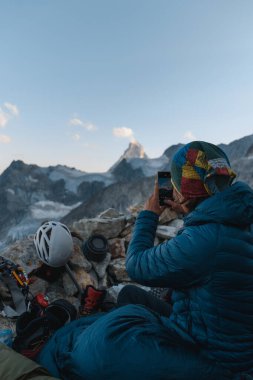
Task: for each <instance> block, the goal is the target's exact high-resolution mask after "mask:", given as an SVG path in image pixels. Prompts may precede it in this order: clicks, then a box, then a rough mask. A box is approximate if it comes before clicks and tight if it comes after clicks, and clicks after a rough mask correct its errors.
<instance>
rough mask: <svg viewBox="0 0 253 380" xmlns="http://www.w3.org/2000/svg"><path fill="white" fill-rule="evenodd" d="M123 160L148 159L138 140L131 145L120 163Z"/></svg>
mask: <svg viewBox="0 0 253 380" xmlns="http://www.w3.org/2000/svg"><path fill="white" fill-rule="evenodd" d="M123 158H148V156H147V155H146V153H145V151H144V148H143V146H142V145H141V144H140V143H139V142H138V141H136V140H134V141H132V142H130V143H129V145H128V148H127V149H126V150H125V152H124V153H123V155H122V156H121V157H120V161H121V160H122V159H123Z"/></svg>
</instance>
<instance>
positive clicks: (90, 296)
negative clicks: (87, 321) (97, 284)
mask: <svg viewBox="0 0 253 380" xmlns="http://www.w3.org/2000/svg"><path fill="white" fill-rule="evenodd" d="M105 294H106V290H99V289H96V288H94V286H92V285H88V286H86V288H85V291H84V292H83V294H82V297H81V305H80V308H79V312H80V315H90V314H93V313H96V312H97V311H99V309H100V306H101V305H102V302H103V300H104V298H105Z"/></svg>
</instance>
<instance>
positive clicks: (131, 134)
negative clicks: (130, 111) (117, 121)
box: [112, 127, 134, 141]
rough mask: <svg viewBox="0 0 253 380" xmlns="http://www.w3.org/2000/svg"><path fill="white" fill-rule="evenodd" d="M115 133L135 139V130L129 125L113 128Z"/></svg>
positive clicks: (120, 136) (115, 134)
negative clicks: (128, 126)
mask: <svg viewBox="0 0 253 380" xmlns="http://www.w3.org/2000/svg"><path fill="white" fill-rule="evenodd" d="M112 133H113V135H114V136H116V137H119V138H123V139H129V140H131V141H133V140H134V132H133V130H132V129H131V128H127V127H120V128H113V132H112Z"/></svg>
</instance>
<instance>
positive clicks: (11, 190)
mask: <svg viewBox="0 0 253 380" xmlns="http://www.w3.org/2000/svg"><path fill="white" fill-rule="evenodd" d="M6 191H7V193H10V194H11V195H14V194H15V191H14V190H13V189H6Z"/></svg>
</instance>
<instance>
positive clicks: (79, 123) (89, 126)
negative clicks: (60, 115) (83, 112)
mask: <svg viewBox="0 0 253 380" xmlns="http://www.w3.org/2000/svg"><path fill="white" fill-rule="evenodd" d="M69 124H70V125H73V126H77V127H82V128H84V129H86V130H87V131H89V132H94V131H96V130H97V129H98V128H97V126H96V125H95V124H93V123H89V122H84V121H82V120H81V119H79V118H77V117H74V118H73V119H70V120H69Z"/></svg>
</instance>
